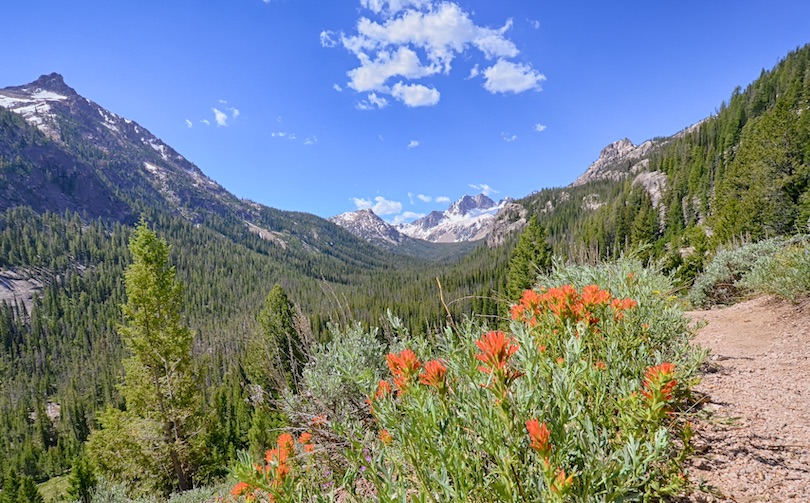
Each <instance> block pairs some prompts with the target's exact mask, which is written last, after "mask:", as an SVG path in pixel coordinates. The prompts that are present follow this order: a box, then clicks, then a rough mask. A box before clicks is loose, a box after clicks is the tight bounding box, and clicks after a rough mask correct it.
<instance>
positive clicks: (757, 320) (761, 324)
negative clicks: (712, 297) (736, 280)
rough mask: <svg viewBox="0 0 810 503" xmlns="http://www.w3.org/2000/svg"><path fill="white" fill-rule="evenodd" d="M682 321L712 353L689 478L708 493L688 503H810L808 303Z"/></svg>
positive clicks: (765, 303)
mask: <svg viewBox="0 0 810 503" xmlns="http://www.w3.org/2000/svg"><path fill="white" fill-rule="evenodd" d="M687 314H688V315H689V316H690V317H691V318H692V319H693V320H696V321H699V320H703V321H705V322H707V325H706V326H705V327H703V328H702V329H701V330H700V331H699V332H698V335H697V337H696V339H695V342H696V343H697V344H700V345H701V346H703V347H706V348H709V349H710V350H711V354H710V357H709V367H710V368H709V370H708V372H707V373H706V374H705V375H704V376H703V380H702V382H701V384H700V385H698V386H697V388H696V389H697V391H699V392H701V393H705V394H706V395H707V398H706V400H707V403H706V404H705V407H704V409H703V412H704V414H703V416H705V417H704V418H703V419H700V420H698V421H697V422H696V425H695V426H696V428H695V429H696V435H695V444H696V450H697V453H696V456H695V459H694V461H692V463H691V466H690V467H689V476H690V479H691V480H692V481H693V482H695V483H696V484H700V483H701V481H703V485H704V487H706V488H711V489H712V490H713V493H712V494H707V493H696V494H695V495H694V496H693V497H692V498H691V499H690V501H694V502H719V501H733V502H740V503H742V502H759V501H779V502H810V301H805V302H804V303H802V304H799V305H792V304H788V303H784V302H780V301H777V300H775V299H772V298H768V297H761V298H758V299H754V300H750V301H747V302H743V303H740V304H736V305H734V306H732V307H729V308H725V309H717V310H711V311H694V312H690V313H687Z"/></svg>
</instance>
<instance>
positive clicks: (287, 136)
mask: <svg viewBox="0 0 810 503" xmlns="http://www.w3.org/2000/svg"><path fill="white" fill-rule="evenodd" d="M270 137H271V138H279V139H282V140H295V133H290V132H288V131H273V132H272V133H270Z"/></svg>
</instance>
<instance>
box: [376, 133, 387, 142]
mask: <svg viewBox="0 0 810 503" xmlns="http://www.w3.org/2000/svg"><path fill="white" fill-rule="evenodd" d="M377 139H378V140H380V141H385V138H383V135H381V134H378V135H377Z"/></svg>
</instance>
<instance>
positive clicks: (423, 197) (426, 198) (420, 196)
mask: <svg viewBox="0 0 810 503" xmlns="http://www.w3.org/2000/svg"><path fill="white" fill-rule="evenodd" d="M416 197H417V198H418V199H419V200H420V201H422V202H423V203H429V202H431V201H433V198H432V197H430V196H426V195H424V194H418V195H417V196H416Z"/></svg>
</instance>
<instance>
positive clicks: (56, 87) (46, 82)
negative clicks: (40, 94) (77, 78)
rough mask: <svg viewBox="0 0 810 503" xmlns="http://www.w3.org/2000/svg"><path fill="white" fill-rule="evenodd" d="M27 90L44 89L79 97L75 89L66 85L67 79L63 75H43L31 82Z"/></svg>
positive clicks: (54, 73)
mask: <svg viewBox="0 0 810 503" xmlns="http://www.w3.org/2000/svg"><path fill="white" fill-rule="evenodd" d="M23 87H26V88H33V89H44V90H46V91H53V92H55V93H59V94H65V95H69V96H70V95H77V96H78V93H77V92H76V90H75V89H73V88H72V87H70V86H69V85H67V84H65V79H64V77H62V75H61V74H59V73H56V72H53V73H49V74H47V75H41V76H40V77H39V78H38V79H37V80H35V81H33V82H31V83H30V84H28V85H27V86H23Z"/></svg>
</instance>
